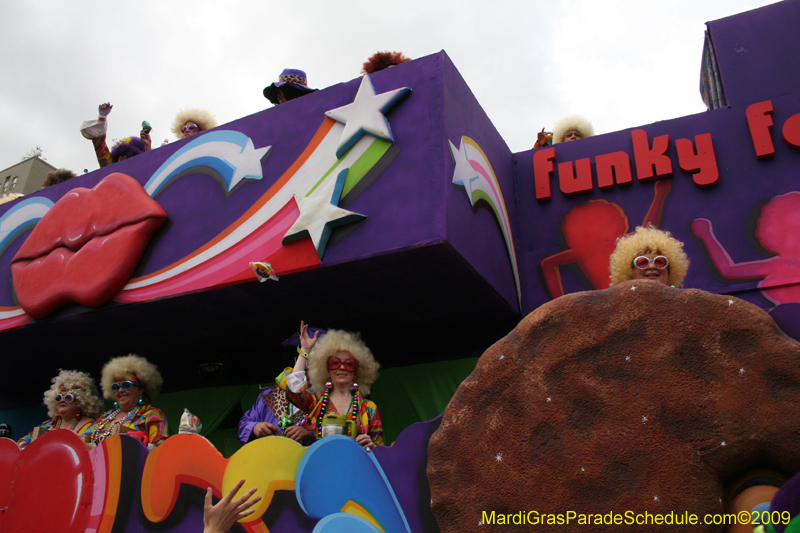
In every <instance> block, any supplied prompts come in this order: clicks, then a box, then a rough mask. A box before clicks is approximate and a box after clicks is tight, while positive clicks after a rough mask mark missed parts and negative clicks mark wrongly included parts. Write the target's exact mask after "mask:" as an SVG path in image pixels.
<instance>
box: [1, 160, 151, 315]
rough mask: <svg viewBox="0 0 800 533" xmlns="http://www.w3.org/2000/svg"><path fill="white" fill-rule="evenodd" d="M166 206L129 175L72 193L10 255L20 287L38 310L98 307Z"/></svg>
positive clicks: (128, 269)
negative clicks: (68, 305)
mask: <svg viewBox="0 0 800 533" xmlns="http://www.w3.org/2000/svg"><path fill="white" fill-rule="evenodd" d="M166 219H167V213H166V212H165V211H164V209H163V208H162V207H161V206H160V205H159V204H158V202H156V201H155V200H153V199H152V198H150V196H149V195H148V194H147V192H145V190H144V188H143V187H142V185H141V184H140V183H139V182H138V181H136V180H135V179H133V178H132V177H130V176H127V175H125V174H120V173H114V174H110V175H108V176H106V177H105V178H104V179H103V180H102V181H100V183H98V184H97V185H95V187H94V188H93V189H91V190H90V189H85V188H83V187H79V188H77V189H73V190H71V191H69V192H68V193H67V194H65V195H64V196H63V197H62V198H61V199H60V200H59V201H58V202H56V204H55V205H54V206H53V207H52V208H51V209H50V211H48V212H47V214H46V215H45V216H43V217H42V219H41V220H40V221H39V223H38V224H37V225H36V227H35V228H34V229H33V231H32V232H31V235H30V236H29V237H28V239H27V240H26V241H25V243H24V244H23V245H22V247H21V248H20V250H19V252H17V255H15V256H14V259H13V260H12V262H11V274H12V276H13V279H14V291H15V293H16V295H17V299H18V300H19V303H20V306H22V309H24V310H25V312H26V313H27V314H28V315H30V316H31V317H32V318H35V319H40V318H44V317H46V316H48V315H49V314H50V313H52V312H53V311H55V310H56V309H58V308H59V307H61V306H62V305H64V304H67V303H70V302H74V303H78V304H81V305H85V306H87V307H98V306H100V305H102V304H104V303H105V302H107V301H108V300H110V299H111V298H112V297H113V296H114V295H115V294H117V293H118V292H119V291H120V290H121V289H122V287H124V286H125V283H127V281H128V279H129V278H130V276H131V274H132V273H133V270H134V268H136V264H137V263H138V262H139V260H140V259H141V256H142V254H143V253H144V250H145V248H146V247H147V244H148V243H149V242H150V239H151V237H152V236H153V235H154V234H155V232H156V231H158V229H159V228H160V227H161V226H162V225H163V224H164V222H165V221H166Z"/></svg>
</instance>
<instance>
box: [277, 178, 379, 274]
mask: <svg viewBox="0 0 800 533" xmlns="http://www.w3.org/2000/svg"><path fill="white" fill-rule="evenodd" d="M348 170H350V169H349V168H346V169H344V170H342V171H341V172H339V174H338V175H337V176H336V177H333V176H328V177H327V178H325V181H323V182H322V183H321V184H320V185H319V187H317V188H316V189H314V191H313V192H312V193H311V194H310V195H309V196H298V195H295V196H294V199H295V201H296V202H297V207H298V208H299V209H300V216H299V217H297V220H295V222H294V224H292V227H291V228H289V231H287V232H286V235H284V236H283V241H282V242H283V244H289V243H292V242H295V241H299V240H300V239H306V238H309V237H310V238H311V242H312V243H314V248H315V249H316V250H317V256H318V257H319V258H320V259H322V256H323V255H324V254H325V247H326V246H327V244H328V239H329V238H330V236H331V231H332V230H333V228H335V227H338V226H343V225H345V224H351V223H353V222H357V221H359V220H362V219H364V218H366V217H365V216H364V215H360V214H358V213H354V212H352V211H348V210H347V209H342V208H341V207H339V200H340V198H341V196H342V189H343V188H344V182H345V181H346V180H347V172H348Z"/></svg>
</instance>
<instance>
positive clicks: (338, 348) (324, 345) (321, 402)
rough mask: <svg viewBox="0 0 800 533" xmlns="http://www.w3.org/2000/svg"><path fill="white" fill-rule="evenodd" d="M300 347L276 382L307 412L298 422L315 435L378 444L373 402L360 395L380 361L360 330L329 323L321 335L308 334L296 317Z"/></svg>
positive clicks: (378, 420) (366, 389)
mask: <svg viewBox="0 0 800 533" xmlns="http://www.w3.org/2000/svg"><path fill="white" fill-rule="evenodd" d="M318 340H319V341H318ZM300 347H301V348H302V350H303V353H302V354H300V355H301V356H302V357H298V358H297V363H295V365H294V368H293V369H291V368H287V369H286V370H284V371H283V372H282V373H281V374H280V375H279V376H278V377H277V378H276V379H275V382H276V383H277V384H278V386H279V387H280V388H281V389H283V390H285V391H286V396H287V398H289V401H291V402H292V403H294V404H295V405H296V406H297V407H299V408H300V409H302V410H303V411H305V412H307V413H309V415H308V417H306V419H305V420H304V421H303V422H302V426H303V428H304V429H306V430H308V431H311V432H312V433H313V434H314V436H315V438H317V439H320V438H323V437H326V436H328V435H330V434H346V435H350V436H351V437H353V438H354V439H355V441H356V442H357V443H358V444H360V445H361V446H363V447H364V449H365V450H366V451H371V450H373V449H374V448H375V446H379V445H382V444H383V424H382V423H381V417H380V414H379V413H378V406H377V405H375V403H374V402H372V401H370V400H367V399H366V398H364V395H368V394H369V393H370V390H371V388H372V384H373V383H374V382H375V380H376V379H377V378H378V369H379V368H380V364H378V362H377V361H376V360H375V358H374V357H373V355H372V352H371V351H370V350H369V348H367V346H366V345H365V344H364V342H363V341H362V340H361V338H360V337H359V335H358V334H357V333H350V332H348V331H340V330H334V329H332V330H329V331H328V332H327V333H326V334H325V335H323V336H322V337H320V336H319V332H317V333H315V334H314V336H313V337H311V336H309V334H308V326H307V325H306V324H304V323H303V322H300ZM306 369H307V370H308V372H306Z"/></svg>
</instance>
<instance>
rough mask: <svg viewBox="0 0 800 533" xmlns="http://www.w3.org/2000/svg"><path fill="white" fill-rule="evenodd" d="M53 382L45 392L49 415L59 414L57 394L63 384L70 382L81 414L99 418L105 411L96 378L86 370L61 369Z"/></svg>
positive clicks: (53, 416) (71, 390) (45, 402)
mask: <svg viewBox="0 0 800 533" xmlns="http://www.w3.org/2000/svg"><path fill="white" fill-rule="evenodd" d="M50 381H51V382H52V383H53V384H52V385H50V388H49V389H47V390H46V391H45V393H44V405H46V406H47V415H48V416H49V417H50V418H55V417H56V416H58V404H57V403H56V395H58V394H59V393H60V392H61V391H60V390H59V389H60V387H61V385H63V384H64V383H69V385H70V387H71V388H70V389H69V392H70V393H72V395H73V396H75V402H77V404H78V407H79V408H80V411H79V412H80V413H81V415H83V416H85V417H88V418H97V417H98V416H99V415H100V412H101V411H103V409H104V408H103V400H101V399H100V397H99V396H98V394H97V387H95V385H94V380H93V379H92V377H91V376H90V375H89V374H87V373H86V372H79V371H77V370H60V369H59V371H58V375H57V376H56V377H54V378H53V379H51V380H50Z"/></svg>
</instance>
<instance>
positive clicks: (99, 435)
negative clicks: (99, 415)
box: [91, 405, 141, 443]
mask: <svg viewBox="0 0 800 533" xmlns="http://www.w3.org/2000/svg"><path fill="white" fill-rule="evenodd" d="M139 407H141V406H138V405H137V406H136V408H135V409H134V410H133V411H130V412H129V413H128V414H126V415H125V416H124V417H122V418H120V419H119V420H115V419H116V418H117V415H118V414H120V413H121V412H122V409H120V408H119V407H117V408H116V409H114V410H113V411H111V412H110V413H108V414H107V415H106V416H104V417H103V419H102V420H100V421H98V422H96V423H95V425H94V427H92V433H91V435H92V442H95V443H99V442H100V441H103V440H105V439H107V438H108V437H110V436H111V434H112V433H113V432H114V427H115V426H119V425H121V424H122V423H123V422H124V421H125V420H126V419H128V418H131V417H132V416H133V415H134V414H135V413H138V412H139ZM109 424H110V425H109ZM107 425H108V429H106V426H107Z"/></svg>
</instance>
